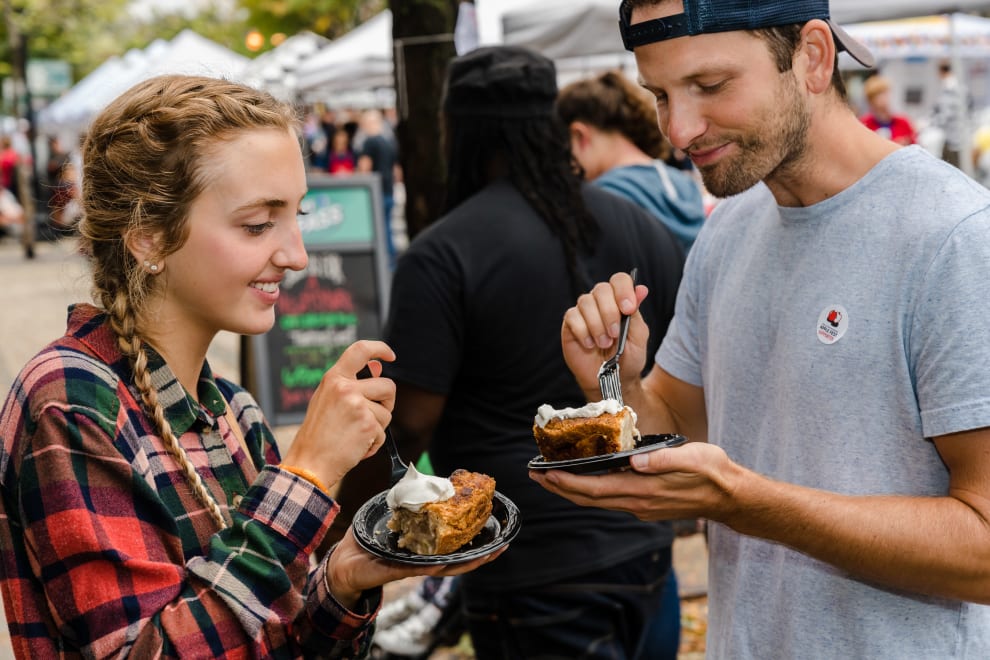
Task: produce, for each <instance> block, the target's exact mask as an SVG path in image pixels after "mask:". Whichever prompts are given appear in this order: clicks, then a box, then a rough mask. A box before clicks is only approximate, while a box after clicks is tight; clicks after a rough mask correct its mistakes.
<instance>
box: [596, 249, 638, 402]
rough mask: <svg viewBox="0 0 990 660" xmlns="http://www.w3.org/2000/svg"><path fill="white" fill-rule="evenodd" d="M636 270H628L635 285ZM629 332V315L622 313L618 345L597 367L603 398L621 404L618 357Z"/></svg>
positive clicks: (620, 355) (624, 346)
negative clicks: (613, 352) (613, 353)
mask: <svg viewBox="0 0 990 660" xmlns="http://www.w3.org/2000/svg"><path fill="white" fill-rule="evenodd" d="M636 270H637V269H635V268H633V269H632V270H631V271H629V276H630V277H632V281H633V286H636ZM628 334H629V316H628V315H623V316H622V321H621V322H620V323H619V345H618V346H616V348H615V355H613V356H612V357H610V358H609V359H607V360H605V361H604V362H602V366H601V367H599V369H598V387H599V388H600V389H601V391H602V398H603V399H615V400H616V401H618V402H619V404H620V405H621V404H622V381H621V379H620V378H619V358H620V357H622V351H624V350H625V348H626V336H627V335H628Z"/></svg>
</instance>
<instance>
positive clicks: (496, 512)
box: [352, 491, 520, 566]
mask: <svg viewBox="0 0 990 660" xmlns="http://www.w3.org/2000/svg"><path fill="white" fill-rule="evenodd" d="M386 495H388V491H384V492H381V493H379V494H378V495H375V496H374V497H372V498H371V499H370V500H368V501H367V502H365V503H364V504H363V505H362V506H361V508H360V509H358V512H357V513H356V514H354V521H353V523H352V525H353V527H354V538H355V539H357V542H358V545H360V546H361V547H362V548H364V549H365V550H367V551H368V552H370V553H371V554H373V555H375V556H376V557H381V558H382V559H387V560H389V561H395V562H399V563H402V564H417V565H420V566H441V565H444V564H460V563H462V562H466V561H470V560H472V559H477V558H478V557H484V556H485V555H487V554H491V553H493V552H495V551H496V550H498V549H499V548H501V547H502V546H504V545H507V544H508V543H509V541H511V540H512V539H514V538H515V537H516V534H518V533H519V526H520V519H519V509H518V508H517V507H516V505H515V504H513V503H512V500H510V499H509V498H507V497H506V496H505V495H502V494H501V493H499V492H498V491H496V492H495V498H494V499H493V500H492V515H491V516H490V517H489V518H488V522H487V523H485V526H484V527H482V529H481V531H480V532H478V535H477V536H475V537H474V538H473V539H471V541H469V542H468V544H467V545H465V546H462V547H461V548H460V549H459V550H458V551H457V552H451V553H450V554H446V555H417V554H415V553H413V552H410V551H408V550H406V549H405V548H400V547H399V535H398V534H397V533H395V532H393V531H392V530H390V529H389V528H388V526H387V524H388V521H389V519H390V518H391V517H392V511H391V509H389V508H388V504H386V503H385V496H386Z"/></svg>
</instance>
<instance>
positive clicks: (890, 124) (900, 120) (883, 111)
mask: <svg viewBox="0 0 990 660" xmlns="http://www.w3.org/2000/svg"><path fill="white" fill-rule="evenodd" d="M863 92H864V93H865V94H866V102H867V104H868V105H869V107H870V111H869V112H867V113H866V114H865V115H863V116H862V117H860V120H861V121H862V122H863V123H864V124H866V126H868V127H869V128H870V129H871V130H873V131H874V132H875V133H879V134H880V135H882V136H884V137H885V138H887V139H888V140H893V141H894V142H896V143H898V144H914V143H915V142H916V136H917V133H916V132H915V130H914V126H913V125H912V124H911V120H910V119H908V118H907V117H906V116H904V115H898V114H894V113H893V112H892V111H891V109H890V81H889V80H888V79H887V78H884V77H883V76H880V75H874V76H870V77H869V78H867V79H866V82H865V83H864V84H863Z"/></svg>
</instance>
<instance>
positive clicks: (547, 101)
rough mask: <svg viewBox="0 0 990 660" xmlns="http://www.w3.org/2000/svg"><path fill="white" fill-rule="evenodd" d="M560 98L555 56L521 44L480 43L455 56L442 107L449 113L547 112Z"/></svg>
mask: <svg viewBox="0 0 990 660" xmlns="http://www.w3.org/2000/svg"><path fill="white" fill-rule="evenodd" d="M556 99H557V69H556V67H555V66H554V63H553V61H552V60H549V59H547V58H546V57H544V56H543V55H540V54H539V53H536V52H533V51H531V50H527V49H525V48H520V47H518V46H487V47H484V48H477V49H475V50H472V51H471V52H469V53H467V54H466V55H461V56H460V57H457V58H454V59H453V60H451V62H450V64H449V65H448V67H447V89H446V94H445V97H444V101H443V109H444V112H446V113H447V114H448V115H459V116H470V117H502V118H516V119H526V118H535V117H544V116H546V117H549V116H550V114H551V113H552V111H553V104H554V101H555V100H556Z"/></svg>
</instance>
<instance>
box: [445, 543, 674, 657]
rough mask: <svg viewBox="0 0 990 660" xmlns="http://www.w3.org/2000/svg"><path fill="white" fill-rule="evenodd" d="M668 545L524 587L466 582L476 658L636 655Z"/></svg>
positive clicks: (662, 577)
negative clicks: (481, 587) (494, 588)
mask: <svg viewBox="0 0 990 660" xmlns="http://www.w3.org/2000/svg"><path fill="white" fill-rule="evenodd" d="M670 560H671V556H670V548H665V549H663V550H657V551H653V552H650V553H647V554H645V555H642V556H640V557H636V558H634V559H632V560H629V561H627V562H625V563H623V564H620V565H618V566H613V567H611V568H607V569H604V570H601V571H595V572H593V573H588V574H586V575H580V576H576V577H573V578H569V579H568V580H566V581H565V582H557V583H553V584H549V585H542V586H540V587H535V588H533V589H530V590H526V591H515V592H507V593H495V592H480V593H479V592H476V591H475V590H473V589H471V588H469V587H465V588H464V604H463V607H464V612H465V618H466V620H467V626H468V632H469V633H470V634H471V641H472V644H473V646H474V651H475V655H476V657H477V658H478V660H496V659H497V660H550V659H552V658H566V659H567V660H584V659H592V658H594V659H599V658H601V659H603V660H604V659H606V658H607V659H609V660H625V659H630V658H635V657H636V655H637V653H638V651H639V648H640V645H641V644H642V643H643V639H644V633H645V630H646V626H647V624H648V622H649V621H650V620H652V619H653V618H654V615H655V614H656V612H657V610H658V608H659V606H660V598H659V594H660V592H661V590H662V589H663V586H664V583H665V582H666V580H667V572H668V571H669V570H670Z"/></svg>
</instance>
